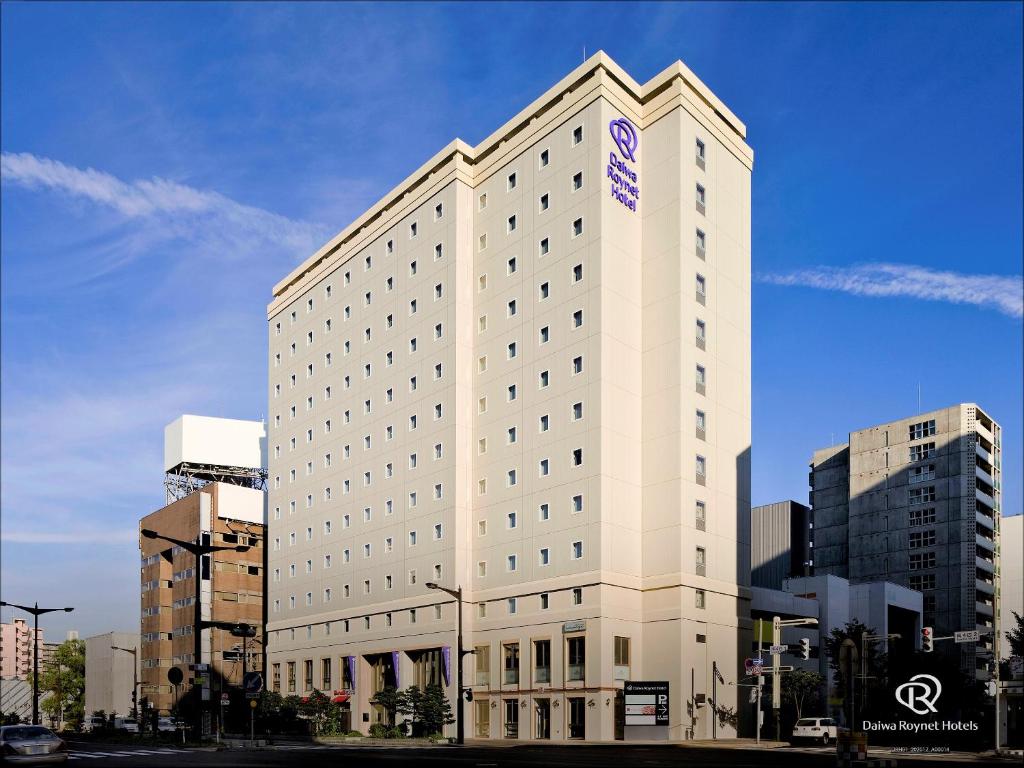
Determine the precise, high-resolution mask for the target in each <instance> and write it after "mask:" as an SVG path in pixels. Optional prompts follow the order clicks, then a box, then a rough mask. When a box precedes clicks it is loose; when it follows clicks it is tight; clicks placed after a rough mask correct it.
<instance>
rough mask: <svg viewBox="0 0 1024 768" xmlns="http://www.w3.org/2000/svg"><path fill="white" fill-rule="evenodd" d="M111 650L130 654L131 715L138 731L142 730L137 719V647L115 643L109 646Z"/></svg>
mask: <svg viewBox="0 0 1024 768" xmlns="http://www.w3.org/2000/svg"><path fill="white" fill-rule="evenodd" d="M110 650H112V651H124V652H125V653H130V654H131V655H132V717H134V718H135V722H136V723H138V724H139V731H141V730H142V723H141V722H140V721H139V649H138V648H121V647H119V646H116V645H112V646H110Z"/></svg>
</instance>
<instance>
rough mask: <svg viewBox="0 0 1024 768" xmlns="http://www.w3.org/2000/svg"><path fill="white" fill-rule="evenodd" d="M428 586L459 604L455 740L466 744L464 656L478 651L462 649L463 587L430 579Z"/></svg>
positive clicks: (456, 652)
mask: <svg viewBox="0 0 1024 768" xmlns="http://www.w3.org/2000/svg"><path fill="white" fill-rule="evenodd" d="M426 587H427V589H439V590H441V591H442V592H446V593H448V594H449V595H451V596H452V597H454V598H455V602H456V605H457V611H458V619H457V620H458V631H457V633H456V645H457V646H458V647H457V648H456V649H455V655H456V658H457V659H458V660H457V661H456V662H455V669H456V673H455V679H456V683H455V685H456V687H457V688H458V699H459V700H458V705H457V706H458V708H457V709H456V710H455V722H456V726H455V728H456V731H455V733H456V736H455V741H456V743H457V744H464V743H465V742H466V719H465V714H464V712H463V703H464V702H465V696H464V695H463V694H464V693H465V691H463V689H462V657H463V656H467V655H469V654H471V653H476V651H464V650H462V587H461V586H458V587H456V588H455V589H448V588H447V587H442V586H441V585H440V584H438V583H437V582H435V581H428V582H427V584H426Z"/></svg>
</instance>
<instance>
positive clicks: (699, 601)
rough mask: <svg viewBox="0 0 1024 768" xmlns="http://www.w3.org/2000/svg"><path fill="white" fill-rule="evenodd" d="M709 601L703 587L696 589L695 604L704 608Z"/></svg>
mask: <svg viewBox="0 0 1024 768" xmlns="http://www.w3.org/2000/svg"><path fill="white" fill-rule="evenodd" d="M706 603H707V596H706V595H705V593H704V590H703V589H697V590H694V606H695V607H697V608H704V607H705V605H706Z"/></svg>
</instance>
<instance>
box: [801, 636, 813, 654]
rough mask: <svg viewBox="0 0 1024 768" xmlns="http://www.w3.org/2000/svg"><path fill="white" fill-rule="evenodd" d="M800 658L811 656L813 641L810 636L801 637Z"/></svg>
mask: <svg viewBox="0 0 1024 768" xmlns="http://www.w3.org/2000/svg"><path fill="white" fill-rule="evenodd" d="M800 658H801V659H809V658H811V641H810V639H809V638H806V637H801V638H800Z"/></svg>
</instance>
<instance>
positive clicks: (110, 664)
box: [85, 632, 166, 717]
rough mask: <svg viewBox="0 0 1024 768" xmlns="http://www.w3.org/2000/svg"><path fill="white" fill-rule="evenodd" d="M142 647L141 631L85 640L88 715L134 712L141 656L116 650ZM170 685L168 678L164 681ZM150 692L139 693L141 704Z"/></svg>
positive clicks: (94, 636)
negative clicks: (133, 691) (133, 700)
mask: <svg viewBox="0 0 1024 768" xmlns="http://www.w3.org/2000/svg"><path fill="white" fill-rule="evenodd" d="M115 647H117V648H135V649H138V648H139V634H138V633H137V632H105V633H103V634H102V635H93V636H92V637H87V638H85V715H86V717H88V716H90V715H92V713H93V712H96V711H97V710H103V711H104V712H106V713H107V715H108V716H109V715H112V714H114V713H117V714H118V715H119V716H121V717H126V716H127V715H129V714H131V711H132V687H133V686H134V685H135V679H136V677H137V676H138V672H139V669H138V664H139V661H140V654H139V653H138V652H136V655H135V656H132V654H130V653H127V652H125V651H117V650H114V648H115ZM164 682H166V678H165V680H164ZM148 693H149V692H148V691H146V690H145V689H143V690H142V691H140V692H139V702H140V705H141V701H142V697H143V696H146V695H147V694H148Z"/></svg>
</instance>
